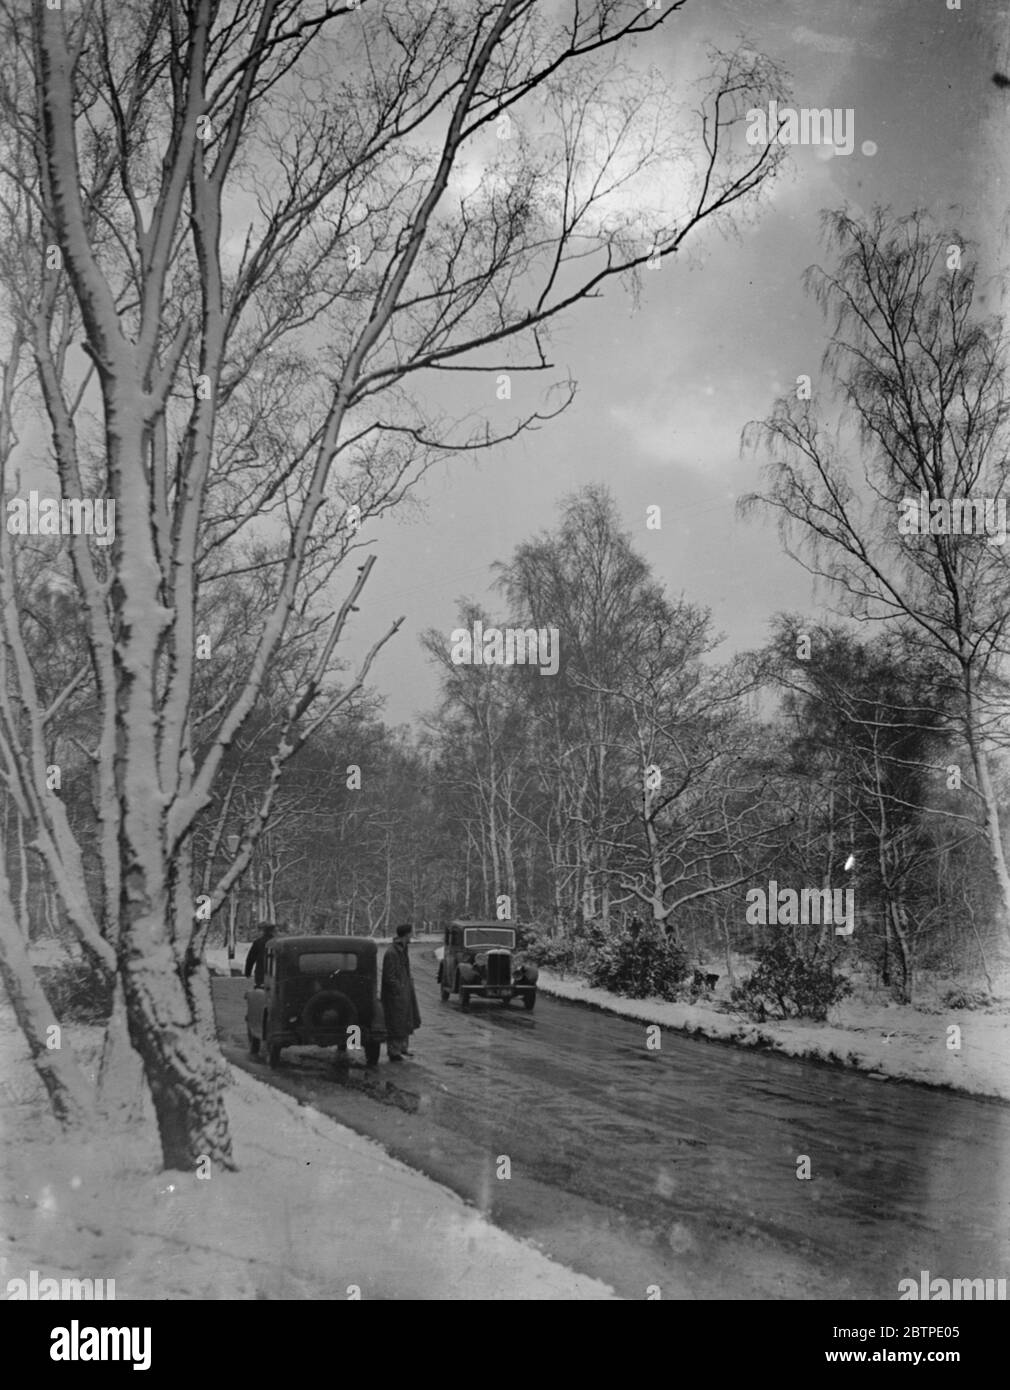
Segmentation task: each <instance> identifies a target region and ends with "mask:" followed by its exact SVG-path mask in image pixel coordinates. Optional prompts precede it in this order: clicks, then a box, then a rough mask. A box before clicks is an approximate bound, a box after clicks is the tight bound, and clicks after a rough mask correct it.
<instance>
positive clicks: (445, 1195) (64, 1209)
mask: <svg viewBox="0 0 1010 1390" xmlns="http://www.w3.org/2000/svg"><path fill="white" fill-rule="evenodd" d="M74 1044H75V1047H77V1048H78V1049H79V1050H81V1051H84V1052H85V1053H86V1054H87V1055H88V1056H89V1060H90V1062H91V1064H92V1065H93V1064H94V1060H95V1058H96V1057H97V1054H98V1047H99V1044H100V1037H99V1031H98V1030H97V1029H94V1028H92V1029H84V1028H81V1027H80V1026H75V1039H74ZM232 1077H233V1084H232V1087H231V1090H230V1091H229V1094H228V1114H229V1118H230V1120H231V1126H232V1137H233V1140H234V1146H235V1155H236V1158H237V1161H238V1163H239V1165H240V1171H239V1172H237V1173H225V1172H214V1171H211V1172H210V1175H209V1177H207V1178H198V1177H197V1176H196V1175H195V1174H193V1173H179V1172H167V1173H166V1172H159V1171H158V1155H157V1152H156V1149H155V1147H154V1144H153V1140H152V1134H151V1131H150V1129H147V1130H145V1129H142V1128H140V1127H137V1128H135V1129H133V1130H129V1131H126V1132H118V1133H112V1132H110V1131H109V1130H107V1129H103V1130H102V1131H101V1133H100V1134H99V1135H98V1136H97V1137H96V1138H94V1139H93V1140H91V1141H90V1142H89V1141H85V1140H74V1141H68V1140H67V1139H66V1138H65V1137H63V1136H62V1135H61V1134H60V1132H59V1130H58V1129H57V1128H56V1127H55V1125H54V1124H53V1122H52V1120H51V1118H50V1117H49V1114H48V1110H47V1107H46V1103H45V1099H44V1096H43V1094H42V1090H41V1086H40V1084H39V1083H38V1081H37V1079H36V1077H35V1073H34V1071H33V1069H32V1067H31V1062H30V1059H29V1056H28V1052H27V1048H26V1046H25V1043H24V1040H23V1038H22V1036H21V1033H20V1031H19V1030H18V1028H17V1026H16V1024H15V1022H14V1020H13V1017H12V1015H11V1012H10V1009H9V1007H8V1004H7V1001H6V999H5V998H2V997H0V1100H2V1104H0V1115H2V1121H0V1124H2V1129H0V1299H5V1298H7V1297H8V1285H9V1281H11V1280H20V1279H24V1280H29V1279H30V1277H31V1271H32V1270H36V1271H37V1272H38V1278H39V1279H47V1278H53V1279H64V1278H75V1279H106V1280H107V1279H110V1278H111V1279H114V1280H115V1296H116V1298H117V1299H124V1298H143V1299H146V1298H151V1299H166V1298H168V1299H254V1298H263V1299H287V1298H298V1299H348V1298H351V1297H355V1296H356V1290H360V1297H361V1298H364V1299H367V1298H383V1299H545V1300H559V1299H573V1300H574V1299H580V1300H581V1299H611V1298H615V1297H616V1295H615V1294H614V1292H613V1290H612V1289H610V1288H609V1287H608V1286H607V1285H605V1284H603V1283H600V1282H599V1281H597V1280H595V1279H590V1278H587V1277H585V1276H583V1275H580V1274H576V1273H574V1272H573V1271H571V1270H568V1269H566V1268H565V1267H563V1266H561V1265H558V1264H555V1263H554V1262H553V1261H551V1260H549V1259H547V1257H546V1256H544V1255H543V1254H541V1253H540V1251H539V1250H537V1249H536V1248H535V1247H534V1246H533V1245H531V1244H529V1243H527V1242H524V1241H520V1240H516V1239H515V1238H514V1237H512V1236H509V1235H507V1234H506V1233H505V1232H504V1231H500V1230H498V1229H497V1228H496V1227H495V1226H492V1225H491V1224H490V1223H489V1222H487V1221H486V1220H484V1218H483V1217H482V1216H481V1215H480V1214H479V1213H478V1212H477V1211H475V1210H474V1209H473V1208H471V1207H468V1206H467V1205H466V1204H465V1203H464V1202H463V1201H462V1200H461V1199H460V1198H458V1197H457V1196H456V1195H455V1194H454V1193H452V1192H450V1191H449V1190H448V1189H447V1188H444V1187H441V1186H440V1185H439V1184H438V1183H435V1182H432V1181H431V1180H430V1179H429V1178H426V1177H425V1176H423V1175H422V1174H421V1173H418V1172H415V1171H414V1170H413V1169H411V1168H408V1167H407V1166H406V1165H405V1164H403V1163H400V1162H398V1161H397V1160H395V1159H392V1158H390V1157H389V1156H388V1155H387V1154H386V1153H385V1151H384V1150H383V1149H382V1148H381V1147H380V1146H379V1145H377V1144H375V1143H373V1142H372V1141H370V1140H368V1139H364V1138H362V1137H361V1136H360V1135H357V1134H355V1133H354V1132H353V1131H351V1130H349V1129H346V1128H344V1127H343V1126H341V1125H338V1124H336V1123H334V1122H333V1121H332V1120H330V1119H328V1118H327V1117H326V1116H324V1115H321V1114H320V1113H319V1112H318V1111H315V1110H312V1109H310V1108H309V1107H304V1106H300V1105H299V1104H298V1103H297V1102H296V1101H295V1100H293V1099H292V1098H290V1097H289V1096H287V1095H284V1094H282V1093H281V1092H279V1091H276V1090H274V1089H272V1088H271V1087H268V1086H264V1085H262V1084H260V1083H259V1082H257V1081H255V1080H253V1078H251V1077H249V1076H247V1075H246V1074H245V1073H244V1072H241V1071H239V1070H237V1069H233V1070H232ZM15 1287H16V1286H15Z"/></svg>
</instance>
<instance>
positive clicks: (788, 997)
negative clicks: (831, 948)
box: [730, 934, 852, 1023]
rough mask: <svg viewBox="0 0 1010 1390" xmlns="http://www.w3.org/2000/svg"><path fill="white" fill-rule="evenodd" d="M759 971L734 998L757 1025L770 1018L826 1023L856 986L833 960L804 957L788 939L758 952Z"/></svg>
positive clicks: (776, 939)
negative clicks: (836, 966) (821, 1021)
mask: <svg viewBox="0 0 1010 1390" xmlns="http://www.w3.org/2000/svg"><path fill="white" fill-rule="evenodd" d="M757 962H758V964H757V969H756V970H755V971H754V973H753V974H752V975H750V976H749V977H748V978H747V979H746V980H745V981H744V982H743V984H740V985H737V986H736V988H735V989H734V990H733V992H732V995H731V996H730V997H731V999H732V1002H733V1003H734V1004H735V1005H736V1006H737V1008H738V1009H740V1010H741V1011H742V1012H743V1013H745V1014H747V1015H748V1017H750V1018H752V1019H754V1021H755V1022H757V1023H762V1022H764V1020H765V1019H768V1018H813V1019H819V1020H823V1019H825V1018H827V1016H828V1010H829V1009H830V1008H831V1006H832V1004H837V1003H838V1002H839V1001H840V1000H842V999H844V998H845V997H846V996H847V995H849V994H851V993H852V985H851V983H850V982H849V980H847V979H846V978H845V977H844V976H843V975H840V974H839V973H838V971H836V970H835V968H834V965H833V964H832V963H831V961H830V960H818V959H816V958H815V957H808V956H805V955H804V954H803V952H802V951H801V950H800V948H799V947H798V946H797V944H796V943H795V942H794V941H793V940H792V939H791V938H790V937H789V936H787V935H785V934H782V935H775V936H773V937H771V938H770V939H769V940H768V941H767V942H766V943H765V944H764V945H763V946H761V947H760V948H759V950H758V952H757Z"/></svg>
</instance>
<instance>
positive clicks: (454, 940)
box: [438, 922, 539, 1009]
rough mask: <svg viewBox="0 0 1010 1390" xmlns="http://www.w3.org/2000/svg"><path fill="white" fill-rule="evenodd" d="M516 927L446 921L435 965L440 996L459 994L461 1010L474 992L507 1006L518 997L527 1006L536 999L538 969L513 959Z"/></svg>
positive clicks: (466, 1006)
mask: <svg viewBox="0 0 1010 1390" xmlns="http://www.w3.org/2000/svg"><path fill="white" fill-rule="evenodd" d="M515 949H516V929H515V927H510V926H508V925H507V924H505V923H502V922H450V923H449V925H448V926H447V927H446V929H445V945H444V948H443V952H442V959H441V961H440V962H439V966H438V983H439V984H440V985H441V987H442V999H443V1001H445V1000H446V999H448V998H449V995H450V994H458V995H459V1006H460V1008H461V1009H468V1008H469V1007H470V1000H471V999H472V998H473V996H474V995H477V996H478V997H479V998H481V999H500V1000H501V1001H502V1003H503V1004H504V1005H505V1007H506V1008H507V1007H508V1006H509V1004H510V1003H511V1002H512V1000H513V999H516V998H520V999H522V1001H523V1004H524V1005H525V1006H526V1008H527V1009H532V1008H533V1007H534V1006H535V1004H536V1002H537V977H538V975H539V971H538V970H537V967H536V966H535V965H534V964H533V963H532V961H530V962H528V963H527V962H522V961H517V960H516V959H515Z"/></svg>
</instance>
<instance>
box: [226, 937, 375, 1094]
mask: <svg viewBox="0 0 1010 1390" xmlns="http://www.w3.org/2000/svg"><path fill="white" fill-rule="evenodd" d="M378 974H379V971H378V950H377V947H376V943H375V942H374V941H372V940H370V939H369V938H368V937H365V936H282V937H275V938H274V940H272V941H270V942H269V943H268V945H267V949H266V969H265V974H264V980H263V985H262V987H261V988H260V987H254V988H253V989H250V990H249V991H248V993H247V994H246V1030H247V1032H248V1035H249V1051H250V1053H251V1054H252V1055H253V1056H254V1057H258V1056H259V1053H260V1048H261V1047H264V1048H265V1049H266V1054H267V1061H268V1062H269V1064H270V1066H272V1067H276V1066H277V1065H278V1063H279V1061H280V1055H281V1048H283V1047H291V1046H304V1045H305V1044H312V1045H314V1046H316V1047H336V1048H337V1049H338V1060H344V1061H346V1060H347V1057H346V1053H347V1048H348V1046H349V1045H350V1046H357V1045H358V1044H359V1043H360V1046H361V1047H363V1048H364V1051H365V1061H366V1062H367V1063H368V1065H369V1066H375V1064H376V1063H377V1062H378V1060H379V1051H380V1048H381V1046H382V1044H383V1042H384V1041H385V1038H386V1028H385V1022H384V1020H383V1016H382V1004H381V1002H380V1001H379V997H378V986H377V981H378ZM355 1027H356V1028H358V1029H360V1037H359V1035H356V1034H354V1033H352V1032H351V1031H350V1030H351V1029H352V1028H355Z"/></svg>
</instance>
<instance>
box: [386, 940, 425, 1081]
mask: <svg viewBox="0 0 1010 1390" xmlns="http://www.w3.org/2000/svg"><path fill="white" fill-rule="evenodd" d="M412 931H413V927H412V926H411V925H410V923H409V922H405V923H404V924H403V925H402V926H400V927H397V929H396V940H395V941H394V942H393V944H392V945H391V946H390V947H389V948H388V949H387V951H386V954H385V955H384V956H383V958H382V1011H383V1013H384V1014H385V1016H386V1051H387V1052H388V1053H389V1060H390V1061H391V1062H402V1061H403V1059H404V1057H409V1056H411V1052H410V1048H409V1046H408V1044H409V1042H410V1035H411V1033H413V1031H414V1029H415V1028H420V1026H421V1011H420V1010H419V1009H418V1007H417V994H416V993H415V991H414V981H413V979H412V978H411V974H410V954H409V951H410V934H411V932H412Z"/></svg>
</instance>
